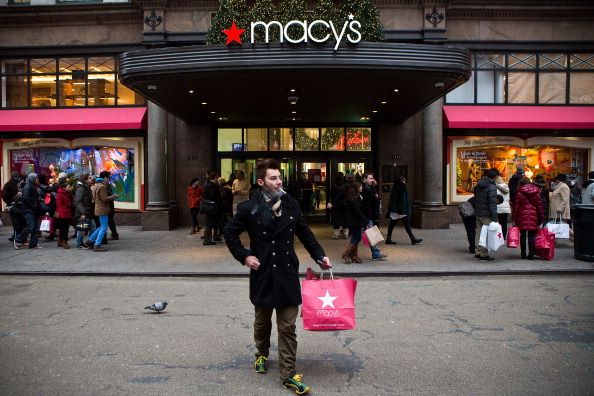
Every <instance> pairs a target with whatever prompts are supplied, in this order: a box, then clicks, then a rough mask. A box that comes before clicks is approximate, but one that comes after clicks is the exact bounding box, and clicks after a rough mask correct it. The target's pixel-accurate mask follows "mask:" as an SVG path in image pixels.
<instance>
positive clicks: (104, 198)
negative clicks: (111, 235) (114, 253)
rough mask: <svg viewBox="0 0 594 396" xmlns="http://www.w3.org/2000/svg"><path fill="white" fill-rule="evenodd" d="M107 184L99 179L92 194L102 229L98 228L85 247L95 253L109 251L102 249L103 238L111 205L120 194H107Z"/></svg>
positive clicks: (96, 214)
mask: <svg viewBox="0 0 594 396" xmlns="http://www.w3.org/2000/svg"><path fill="white" fill-rule="evenodd" d="M102 173H103V172H102ZM107 184H109V181H108V180H106V179H104V178H102V177H98V178H97V179H96V183H95V185H94V186H93V188H92V190H91V192H92V195H93V200H94V201H95V216H96V217H98V218H99V224H100V227H99V228H97V229H96V230H95V231H94V232H93V233H92V234H91V236H90V237H89V239H87V240H86V242H85V247H87V248H91V247H92V248H93V251H95V252H106V251H107V249H105V248H104V247H102V246H101V245H102V242H103V238H104V237H105V234H106V233H107V226H108V222H109V213H110V212H111V205H110V204H109V203H110V202H112V201H113V200H114V199H116V198H117V197H118V194H112V195H108V194H107Z"/></svg>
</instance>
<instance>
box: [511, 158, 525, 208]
mask: <svg viewBox="0 0 594 396" xmlns="http://www.w3.org/2000/svg"><path fill="white" fill-rule="evenodd" d="M523 177H524V169H523V168H522V167H521V166H518V167H517V169H516V173H514V174H513V175H512V177H510V179H509V185H508V186H509V200H510V202H511V203H512V205H513V203H514V202H515V198H516V190H517V189H518V182H519V181H520V179H521V178H523ZM512 209H513V208H512Z"/></svg>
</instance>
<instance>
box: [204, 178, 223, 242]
mask: <svg viewBox="0 0 594 396" xmlns="http://www.w3.org/2000/svg"><path fill="white" fill-rule="evenodd" d="M207 177H208V180H207V181H206V184H205V185H204V195H203V196H202V201H212V202H214V203H215V205H216V207H217V210H215V212H214V213H207V214H206V228H205V229H204V242H202V244H203V245H205V246H209V245H216V242H215V241H213V239H218V240H220V236H219V235H218V234H216V232H217V230H218V229H219V227H221V216H220V214H219V209H220V208H221V189H220V188H219V183H218V182H217V172H216V171H213V170H211V171H208V176H207ZM213 234H214V238H213Z"/></svg>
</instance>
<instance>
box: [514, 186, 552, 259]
mask: <svg viewBox="0 0 594 396" xmlns="http://www.w3.org/2000/svg"><path fill="white" fill-rule="evenodd" d="M513 221H514V224H515V225H516V226H517V227H518V228H519V229H520V253H521V256H522V258H523V259H528V260H532V259H534V244H535V241H536V232H537V231H538V229H539V228H540V226H541V224H543V223H544V221H545V215H544V208H543V204H542V201H541V199H540V189H539V188H538V187H537V186H535V185H533V184H530V179H528V178H527V177H523V178H521V179H520V181H519V182H518V190H517V191H516V200H515V201H514V215H513ZM526 241H528V254H526Z"/></svg>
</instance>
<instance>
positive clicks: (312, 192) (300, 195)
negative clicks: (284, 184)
mask: <svg viewBox="0 0 594 396" xmlns="http://www.w3.org/2000/svg"><path fill="white" fill-rule="evenodd" d="M296 176H297V178H296V183H295V187H296V189H295V190H296V191H295V192H296V195H295V197H296V198H297V200H298V201H299V204H300V205H301V212H302V213H303V215H304V216H306V217H308V218H311V217H320V218H322V219H325V218H326V203H327V196H328V162H327V161H324V162H320V160H319V159H317V160H311V162H310V160H308V159H304V160H299V162H298V163H297V175H296Z"/></svg>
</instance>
